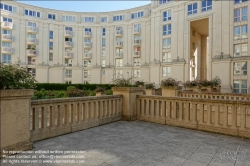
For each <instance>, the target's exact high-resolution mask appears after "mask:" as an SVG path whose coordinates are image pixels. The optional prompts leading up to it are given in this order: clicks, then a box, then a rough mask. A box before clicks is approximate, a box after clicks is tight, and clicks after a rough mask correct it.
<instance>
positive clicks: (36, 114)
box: [30, 95, 122, 141]
mask: <svg viewBox="0 0 250 166" xmlns="http://www.w3.org/2000/svg"><path fill="white" fill-rule="evenodd" d="M121 114H122V96H121V95H112V96H98V97H75V98H63V99H49V100H36V101H32V102H31V113H30V129H31V130H30V132H31V141H38V140H42V139H46V138H50V137H55V136H59V135H63V134H67V133H71V132H75V131H79V130H83V129H87V128H91V127H95V126H99V125H102V124H106V123H110V122H114V121H118V120H120V119H121Z"/></svg>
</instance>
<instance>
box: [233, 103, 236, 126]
mask: <svg viewBox="0 0 250 166" xmlns="http://www.w3.org/2000/svg"><path fill="white" fill-rule="evenodd" d="M236 123H237V107H236V105H232V127H233V128H236Z"/></svg>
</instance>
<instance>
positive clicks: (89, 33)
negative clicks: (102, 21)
mask: <svg viewBox="0 0 250 166" xmlns="http://www.w3.org/2000/svg"><path fill="white" fill-rule="evenodd" d="M91 36H92V34H91V32H88V31H86V32H84V37H91Z"/></svg>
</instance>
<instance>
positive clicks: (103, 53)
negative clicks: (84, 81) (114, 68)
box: [102, 48, 106, 56]
mask: <svg viewBox="0 0 250 166" xmlns="http://www.w3.org/2000/svg"><path fill="white" fill-rule="evenodd" d="M105 52H106V50H105V48H102V56H105Z"/></svg>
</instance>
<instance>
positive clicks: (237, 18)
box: [234, 9, 240, 22]
mask: <svg viewBox="0 0 250 166" xmlns="http://www.w3.org/2000/svg"><path fill="white" fill-rule="evenodd" d="M238 21H240V9H234V22H238Z"/></svg>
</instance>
